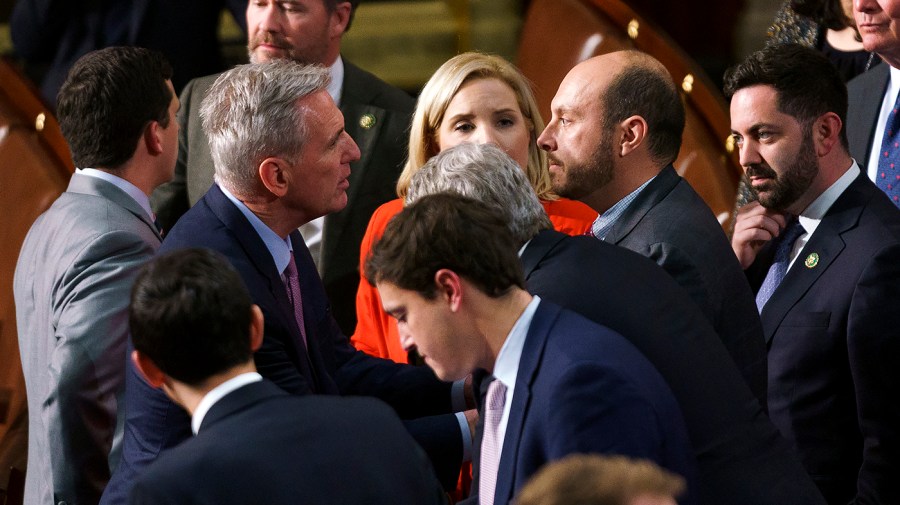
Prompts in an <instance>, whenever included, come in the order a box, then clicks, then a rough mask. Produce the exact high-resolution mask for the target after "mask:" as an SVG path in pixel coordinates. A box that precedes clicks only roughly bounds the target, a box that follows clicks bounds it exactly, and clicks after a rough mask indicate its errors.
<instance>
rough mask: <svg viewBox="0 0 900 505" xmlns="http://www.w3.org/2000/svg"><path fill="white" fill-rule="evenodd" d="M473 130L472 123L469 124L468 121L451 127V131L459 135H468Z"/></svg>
mask: <svg viewBox="0 0 900 505" xmlns="http://www.w3.org/2000/svg"><path fill="white" fill-rule="evenodd" d="M474 129H475V125H473V124H472V123H470V122H468V121H460V122H459V123H456V124H455V125H453V131H455V132H460V133H469V132H471V131H472V130H474Z"/></svg>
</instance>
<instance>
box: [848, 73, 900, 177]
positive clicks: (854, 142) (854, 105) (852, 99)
mask: <svg viewBox="0 0 900 505" xmlns="http://www.w3.org/2000/svg"><path fill="white" fill-rule="evenodd" d="M890 71H891V67H890V65H887V64H885V65H878V66H877V67H875V68H873V69H872V70H870V71H868V72H866V73H864V74H860V75H859V76H857V77H856V78H855V79H853V80H852V81H850V82H848V83H847V100H848V103H847V125H846V127H845V128H844V130H845V131H846V132H847V140H848V141H849V142H850V155H851V156H853V159H855V160H856V162H857V163H859V166H860V168H862V169H863V172H865V170H866V169H865V165H866V163H868V162H869V153H870V151H871V150H872V140H873V139H872V136H873V135H875V122H876V121H878V112H879V111H880V109H881V101H882V100H883V99H884V90H885V88H886V87H887V83H888V80H889V79H890V78H891V73H890Z"/></svg>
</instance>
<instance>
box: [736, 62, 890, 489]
mask: <svg viewBox="0 0 900 505" xmlns="http://www.w3.org/2000/svg"><path fill="white" fill-rule="evenodd" d="M725 92H726V94H727V95H728V96H730V97H731V124H732V131H733V135H734V138H735V140H736V144H737V145H738V147H739V149H740V161H741V165H742V166H743V167H744V170H745V173H746V175H747V177H748V178H749V183H750V185H751V188H752V190H753V191H754V192H755V193H756V194H757V196H758V198H759V201H758V202H753V203H751V204H749V205H747V206H745V207H744V208H742V209H741V210H740V211H739V212H738V217H737V222H736V224H735V231H734V238H733V239H732V247H733V248H734V251H735V253H736V254H737V257H738V258H739V259H740V262H741V264H742V266H743V267H744V268H746V272H747V276H748V278H749V279H750V281H751V284H752V285H753V286H754V289H756V290H757V291H758V295H757V303H758V305H759V306H760V309H761V317H762V321H763V328H764V330H765V338H766V342H767V345H768V349H769V350H768V355H769V363H768V369H769V398H768V400H769V414H770V416H771V418H772V421H773V422H774V423H775V425H776V426H777V427H778V428H779V429H780V430H781V432H782V433H783V434H784V435H785V437H787V438H788V440H790V441H791V442H792V443H793V444H794V446H795V447H796V448H797V450H798V452H799V454H800V458H801V460H802V461H803V464H804V465H805V466H806V469H807V471H808V472H809V473H810V475H811V476H812V478H813V480H814V481H815V482H816V484H817V485H818V486H819V490H820V491H821V492H822V494H823V495H824V496H825V498H826V500H827V501H828V503H833V504H838V503H840V504H845V503H850V502H853V503H900V487H898V486H897V485H896V483H895V482H893V480H894V479H896V477H897V475H900V438H898V437H900V431H898V430H900V410H898V404H897V398H898V395H900V373H898V372H897V363H898V362H900V327H898V326H897V325H896V324H893V321H890V319H891V318H892V317H894V315H895V314H896V313H897V305H898V302H900V261H898V260H897V258H898V257H900V211H898V210H897V208H896V207H894V206H893V205H892V203H891V202H890V200H889V199H888V198H887V197H886V196H885V195H884V193H882V192H881V191H880V190H879V189H878V188H877V187H876V186H875V184H873V183H872V182H871V181H870V180H869V179H868V178H867V177H866V174H865V173H862V172H861V170H860V169H859V166H858V165H857V163H856V162H855V161H854V160H853V159H852V158H851V157H850V155H849V152H848V149H847V137H846V135H845V134H844V130H843V124H844V119H845V117H846V111H847V91H846V89H845V88H844V86H843V84H842V83H841V79H840V76H839V75H838V73H837V71H836V70H835V69H834V68H833V67H832V66H831V65H830V64H829V62H828V60H827V59H826V58H825V57H824V56H822V55H821V54H819V53H817V52H816V51H814V50H811V49H807V48H803V47H800V46H796V45H789V46H774V47H769V48H766V49H764V50H762V51H759V52H757V53H754V54H752V55H751V56H750V57H749V58H748V59H747V60H746V61H744V62H743V63H741V64H740V65H738V66H737V67H735V68H734V69H732V70H730V71H729V73H728V74H727V75H726V80H725Z"/></svg>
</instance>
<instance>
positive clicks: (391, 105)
mask: <svg viewBox="0 0 900 505" xmlns="http://www.w3.org/2000/svg"><path fill="white" fill-rule="evenodd" d="M341 101H342V103H346V104H347V105H350V104H360V105H372V106H375V107H379V108H381V109H384V110H388V111H395V112H398V113H402V114H404V115H409V114H411V113H412V110H413V108H414V107H415V100H414V99H413V98H412V97H411V96H409V94H408V93H406V92H405V91H403V90H401V89H400V88H397V87H394V86H391V85H390V84H388V83H386V82H384V81H382V80H381V79H379V78H378V77H376V76H375V75H374V74H372V73H370V72H367V71H365V70H363V69H361V68H359V67H357V66H356V65H354V64H353V63H350V62H349V61H347V60H344V89H343V91H342V96H341Z"/></svg>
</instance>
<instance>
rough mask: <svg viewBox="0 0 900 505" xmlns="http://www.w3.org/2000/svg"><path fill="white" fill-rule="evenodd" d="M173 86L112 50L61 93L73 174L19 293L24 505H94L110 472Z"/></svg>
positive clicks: (153, 233) (170, 158) (33, 250)
mask: <svg viewBox="0 0 900 505" xmlns="http://www.w3.org/2000/svg"><path fill="white" fill-rule="evenodd" d="M171 75H172V69H171V67H170V66H169V64H168V62H166V61H165V59H164V58H163V57H162V56H161V55H160V54H158V53H155V52H153V51H149V50H146V49H140V48H125V47H115V48H108V49H103V50H100V51H95V52H92V53H89V54H87V55H85V56H84V57H82V58H81V59H80V60H79V61H78V62H76V64H75V65H74V66H73V67H72V69H71V71H70V72H69V76H68V78H67V79H66V82H65V83H64V84H63V86H62V88H61V89H60V92H59V99H58V116H59V123H60V128H61V129H62V133H63V136H64V137H65V138H66V140H67V141H68V143H69V147H70V149H71V151H72V158H73V160H74V162H75V166H76V167H79V169H78V171H77V172H76V173H75V174H74V175H73V176H72V179H71V181H70V183H69V187H68V189H67V190H66V192H65V193H63V194H62V195H60V197H59V198H58V199H57V200H56V201H55V202H54V203H53V205H52V206H51V207H50V209H48V210H47V211H46V212H44V213H43V214H42V215H41V216H40V217H38V219H37V220H36V221H35V223H34V225H32V227H31V230H30V231H29V233H28V236H27V237H26V238H25V242H24V244H23V246H22V251H21V254H20V255H19V260H18V264H17V265H16V273H15V280H14V293H15V302H16V322H17V324H18V329H19V348H20V350H21V357H22V369H23V371H24V374H25V386H26V392H27V396H28V410H29V440H28V444H29V445H28V469H27V473H26V483H25V503H29V504H41V505H43V504H54V505H55V504H59V503H78V504H89V503H97V502H98V501H99V499H100V494H101V493H102V491H103V488H104V486H105V485H106V483H107V481H108V480H109V476H110V473H111V469H112V468H114V467H115V465H116V463H117V461H118V457H119V443H120V441H121V439H122V427H123V426H124V416H123V412H122V410H123V409H121V408H119V407H120V401H122V400H123V395H122V393H123V389H124V374H125V361H126V356H125V347H126V341H127V337H128V320H127V315H128V294H129V291H130V289H131V284H132V282H133V280H134V278H135V277H136V276H137V273H138V270H139V268H140V267H141V266H142V265H143V264H144V263H145V262H146V261H147V260H149V259H150V258H151V257H152V256H153V254H154V253H155V252H156V250H157V248H158V247H159V245H160V241H161V237H160V234H159V231H158V230H157V228H156V226H155V225H154V221H153V215H152V213H151V211H150V197H149V195H150V193H151V192H152V191H153V189H154V188H156V187H157V186H159V185H160V184H162V183H163V182H166V181H168V180H169V179H170V178H171V177H172V170H173V168H174V166H175V157H176V154H177V152H178V151H177V150H178V124H177V123H176V122H175V113H176V111H177V110H178V98H177V97H176V96H175V91H174V89H173V88H172V82H171V80H170V79H171ZM121 405H124V404H121Z"/></svg>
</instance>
